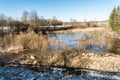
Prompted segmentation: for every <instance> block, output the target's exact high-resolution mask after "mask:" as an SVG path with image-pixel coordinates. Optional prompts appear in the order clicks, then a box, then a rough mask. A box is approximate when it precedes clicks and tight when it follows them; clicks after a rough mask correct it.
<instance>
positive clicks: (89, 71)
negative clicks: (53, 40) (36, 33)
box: [0, 50, 120, 80]
mask: <svg viewBox="0 0 120 80" xmlns="http://www.w3.org/2000/svg"><path fill="white" fill-rule="evenodd" d="M15 54H16V53H15ZM15 54H14V55H13V54H10V55H11V56H10V55H9V56H7V57H5V56H3V58H2V55H1V56H0V59H1V60H0V61H2V60H4V62H2V63H3V65H2V64H1V66H0V75H1V77H0V79H3V80H4V79H8V78H9V79H28V78H30V79H43V78H44V79H50V80H52V79H55V78H56V79H58V78H59V79H64V80H66V79H89V80H93V79H97V80H101V79H102V80H106V79H111V80H116V79H120V72H119V71H120V67H119V65H120V55H119V54H113V53H92V52H85V51H82V50H81V51H78V50H67V51H64V52H54V53H47V54H42V53H40V52H32V53H27V54H26V53H25V54H23V53H22V54H21V56H19V57H18V56H15ZM16 55H20V54H16ZM13 56H14V58H13ZM5 59H6V62H5ZM6 75H7V76H6ZM19 75H21V76H19ZM30 75H31V76H30Z"/></svg>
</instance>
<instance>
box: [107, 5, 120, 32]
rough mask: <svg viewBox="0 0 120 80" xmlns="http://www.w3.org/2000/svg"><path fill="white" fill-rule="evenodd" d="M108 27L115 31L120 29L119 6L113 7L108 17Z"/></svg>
mask: <svg viewBox="0 0 120 80" xmlns="http://www.w3.org/2000/svg"><path fill="white" fill-rule="evenodd" d="M109 23H110V27H111V28H112V30H113V31H114V32H115V33H116V32H119V30H120V8H119V6H118V8H117V9H116V8H114V9H113V11H112V13H111V15H110V18H109Z"/></svg>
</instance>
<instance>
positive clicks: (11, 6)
mask: <svg viewBox="0 0 120 80" xmlns="http://www.w3.org/2000/svg"><path fill="white" fill-rule="evenodd" d="M118 5H120V0H0V13H4V14H6V15H8V16H12V17H14V18H15V19H20V17H21V16H22V13H23V11H24V10H27V11H31V10H36V11H37V13H38V15H39V16H44V18H51V17H52V16H56V17H57V18H58V19H60V20H63V21H70V19H71V18H74V19H77V21H84V20H85V19H86V20H106V19H108V17H109V15H110V13H111V10H112V9H113V8H114V6H118Z"/></svg>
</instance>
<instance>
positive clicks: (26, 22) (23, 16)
mask: <svg viewBox="0 0 120 80" xmlns="http://www.w3.org/2000/svg"><path fill="white" fill-rule="evenodd" d="M28 16H29V12H28V11H24V12H23V15H22V22H23V23H24V24H25V25H27V24H28Z"/></svg>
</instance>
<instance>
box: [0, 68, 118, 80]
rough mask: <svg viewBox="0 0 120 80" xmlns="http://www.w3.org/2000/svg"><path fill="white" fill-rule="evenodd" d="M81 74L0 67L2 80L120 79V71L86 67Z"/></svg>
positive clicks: (54, 69)
mask: <svg viewBox="0 0 120 80" xmlns="http://www.w3.org/2000/svg"><path fill="white" fill-rule="evenodd" d="M78 73H79V74H73V73H71V74H65V73H64V72H63V69H62V68H53V71H52V72H44V73H43V72H38V71H33V70H30V69H28V68H23V67H0V80H120V72H108V71H100V70H92V69H91V70H90V69H84V70H82V71H80V72H78Z"/></svg>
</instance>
